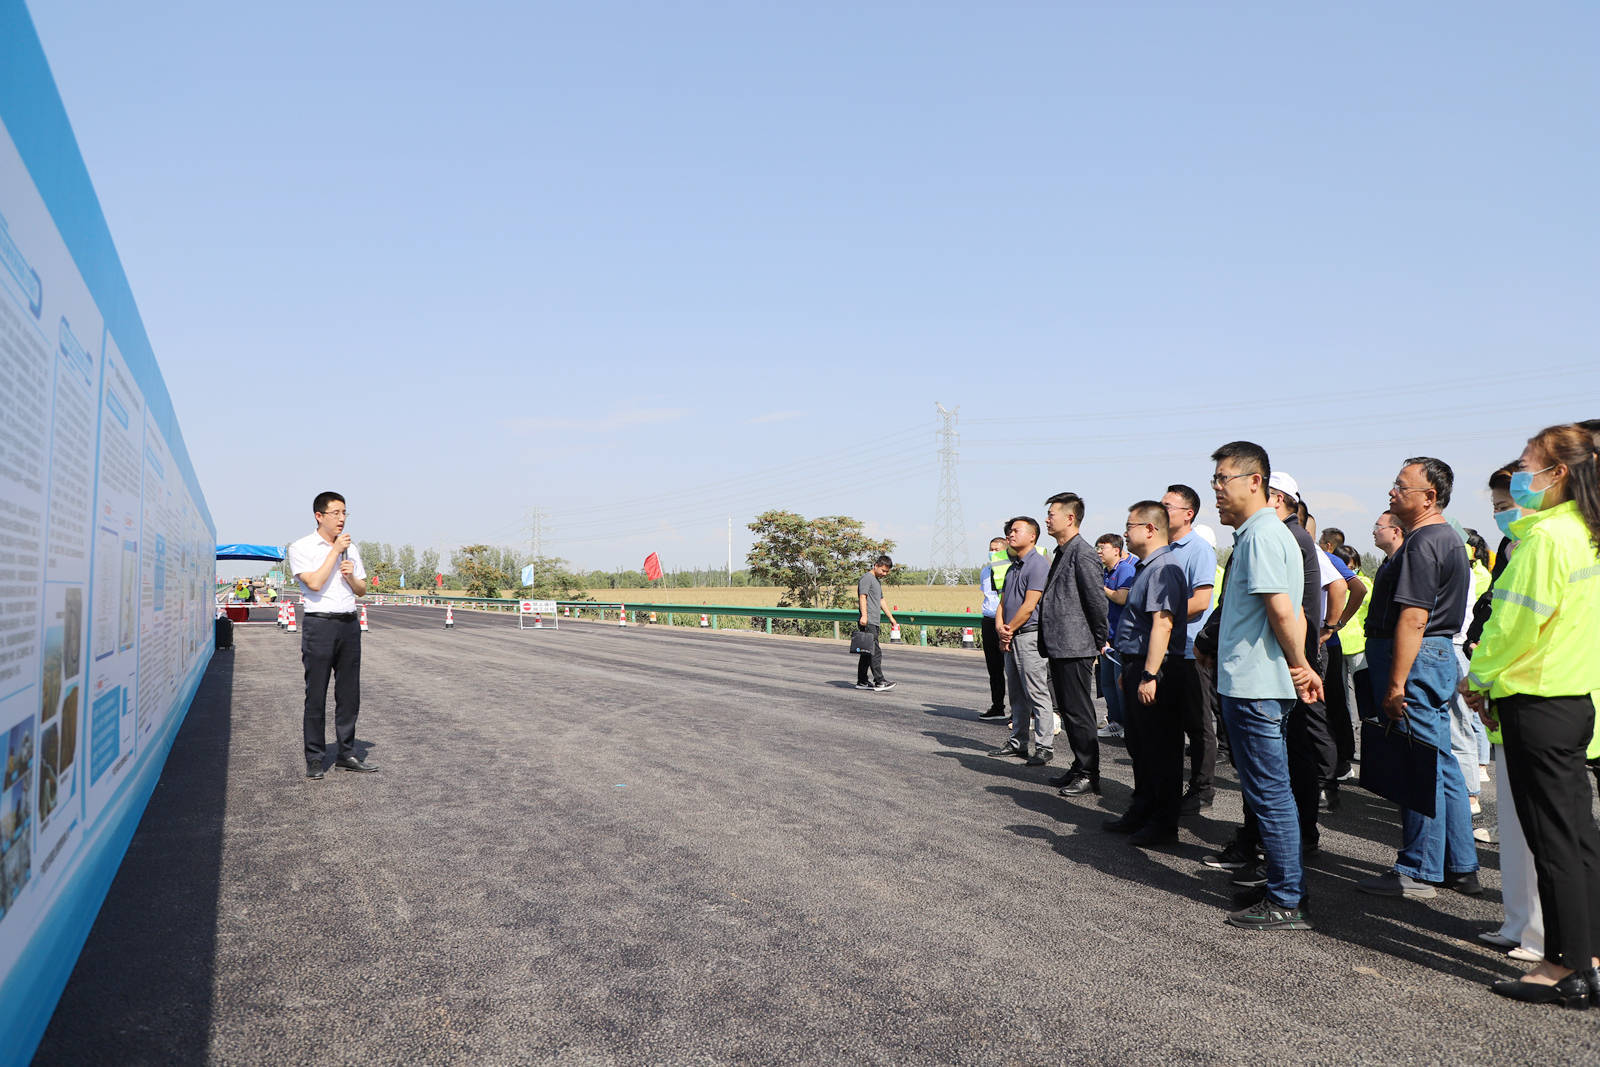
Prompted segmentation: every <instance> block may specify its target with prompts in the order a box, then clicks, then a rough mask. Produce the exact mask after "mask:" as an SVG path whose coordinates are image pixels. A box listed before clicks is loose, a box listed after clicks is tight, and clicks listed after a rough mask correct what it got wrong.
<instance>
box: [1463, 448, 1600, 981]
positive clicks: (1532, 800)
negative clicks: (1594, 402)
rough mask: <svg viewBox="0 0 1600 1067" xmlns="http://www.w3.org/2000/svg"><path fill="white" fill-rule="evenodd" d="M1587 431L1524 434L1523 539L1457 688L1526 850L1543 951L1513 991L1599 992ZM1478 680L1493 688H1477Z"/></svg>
mask: <svg viewBox="0 0 1600 1067" xmlns="http://www.w3.org/2000/svg"><path fill="white" fill-rule="evenodd" d="M1596 463H1597V457H1596V454H1595V439H1594V436H1593V435H1591V434H1590V433H1589V432H1588V431H1586V430H1584V429H1583V428H1581V427H1578V426H1552V427H1550V428H1549V429H1547V430H1545V431H1543V432H1542V433H1540V434H1539V435H1538V436H1536V437H1534V438H1532V439H1531V440H1529V441H1528V445H1527V448H1525V449H1524V450H1523V453H1522V461H1521V468H1522V469H1521V470H1520V471H1518V472H1517V473H1516V474H1514V475H1513V476H1512V480H1511V497H1512V499H1513V500H1514V501H1515V502H1516V503H1517V506H1519V507H1521V508H1522V509H1523V511H1524V515H1523V517H1522V518H1520V519H1518V520H1517V521H1516V522H1514V523H1512V524H1511V537H1512V538H1513V539H1515V540H1516V542H1517V550H1516V552H1515V553H1513V554H1512V557H1511V562H1510V563H1509V564H1508V565H1507V567H1506V569H1505V571H1504V572H1503V573H1502V574H1501V575H1500V578H1499V579H1498V580H1497V581H1496V582H1495V586H1494V592H1493V594H1492V599H1493V605H1494V607H1493V610H1492V611H1491V612H1490V614H1489V621H1488V622H1487V623H1486V624H1485V625H1484V628H1483V637H1482V639H1481V640H1480V641H1479V642H1478V647H1477V648H1476V649H1474V650H1473V654H1472V661H1471V666H1470V670H1469V672H1468V674H1467V677H1466V679H1465V680H1463V682H1462V683H1461V688H1462V692H1463V694H1466V695H1467V697H1468V700H1469V702H1470V703H1471V704H1472V705H1473V706H1474V707H1475V708H1476V709H1477V710H1478V713H1479V714H1480V715H1482V716H1484V720H1485V722H1487V723H1489V724H1490V725H1498V726H1499V728H1500V731H1501V734H1502V736H1503V738H1504V754H1505V757H1506V770H1507V772H1508V777H1509V781H1510V785H1511V794H1512V797H1513V799H1514V801H1515V803H1516V807H1517V817H1518V821H1519V822H1520V823H1521V825H1522V829H1523V832H1524V833H1525V834H1526V836H1527V839H1528V847H1529V849H1530V850H1531V851H1532V852H1533V864H1534V870H1535V872H1536V874H1537V878H1538V885H1539V903H1540V906H1541V908H1542V910H1543V912H1544V924H1545V958H1544V960H1543V961H1542V962H1540V963H1539V965H1538V966H1536V967H1535V968H1534V969H1533V970H1532V971H1530V972H1529V973H1528V974H1526V975H1524V976H1523V977H1521V978H1517V979H1509V978H1508V979H1503V980H1501V981H1498V982H1496V983H1494V986H1493V989H1494V991H1495V992H1496V993H1498V994H1500V995H1501V996H1504V997H1510V998H1512V999H1513V1000H1522V1001H1528V1002H1532V1003H1539V1004H1551V1003H1560V1004H1563V1005H1565V1006H1566V1007H1570V1008H1586V1007H1588V1006H1589V1005H1590V1004H1600V971H1596V968H1595V965H1596V963H1597V962H1600V826H1596V825H1595V821H1594V815H1593V812H1592V810H1591V804H1592V801H1593V794H1592V793H1591V792H1590V791H1589V778H1588V775H1587V773H1586V768H1585V765H1584V755H1585V752H1586V751H1587V749H1588V748H1589V744H1590V742H1591V740H1593V738H1594V732H1595V713H1596V703H1595V695H1596V693H1597V692H1600V656H1597V655H1595V635H1596V634H1597V633H1600V476H1597V473H1596ZM1484 694H1487V695H1488V700H1487V701H1485V700H1484Z"/></svg>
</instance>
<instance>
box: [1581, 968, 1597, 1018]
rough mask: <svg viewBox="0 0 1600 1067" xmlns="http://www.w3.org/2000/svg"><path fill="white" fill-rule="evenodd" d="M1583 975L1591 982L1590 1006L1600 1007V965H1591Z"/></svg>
mask: <svg viewBox="0 0 1600 1067" xmlns="http://www.w3.org/2000/svg"><path fill="white" fill-rule="evenodd" d="M1583 977H1584V980H1585V981H1587V982H1588V983H1589V1006H1590V1007H1591V1008H1600V967H1590V968H1589V969H1588V970H1587V971H1584V972H1583Z"/></svg>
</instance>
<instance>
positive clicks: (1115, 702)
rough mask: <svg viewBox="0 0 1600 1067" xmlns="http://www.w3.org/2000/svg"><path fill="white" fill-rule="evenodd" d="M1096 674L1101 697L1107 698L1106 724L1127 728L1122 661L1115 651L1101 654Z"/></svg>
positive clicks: (1106, 651)
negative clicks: (1123, 711)
mask: <svg viewBox="0 0 1600 1067" xmlns="http://www.w3.org/2000/svg"><path fill="white" fill-rule="evenodd" d="M1095 672H1096V673H1097V674H1098V675H1099V681H1100V695H1101V696H1103V697H1105V698H1106V722H1114V723H1116V724H1117V725H1118V726H1126V725H1127V724H1128V720H1127V718H1126V717H1124V715H1123V714H1122V659H1121V657H1119V656H1118V655H1117V653H1116V650H1115V649H1110V648H1108V649H1106V650H1105V651H1104V652H1102V653H1100V662H1099V664H1098V665H1097V666H1096V667H1095Z"/></svg>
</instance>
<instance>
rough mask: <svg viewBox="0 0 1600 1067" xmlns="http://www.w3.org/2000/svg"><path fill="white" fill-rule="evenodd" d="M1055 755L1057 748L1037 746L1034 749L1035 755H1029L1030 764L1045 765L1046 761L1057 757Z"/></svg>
mask: <svg viewBox="0 0 1600 1067" xmlns="http://www.w3.org/2000/svg"><path fill="white" fill-rule="evenodd" d="M1055 756H1056V750H1055V749H1053V748H1036V749H1034V750H1033V755H1031V756H1029V757H1028V766H1030V767H1043V766H1044V765H1045V764H1046V763H1049V762H1050V761H1051V760H1053V759H1055Z"/></svg>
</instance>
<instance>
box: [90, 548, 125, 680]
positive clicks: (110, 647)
mask: <svg viewBox="0 0 1600 1067" xmlns="http://www.w3.org/2000/svg"><path fill="white" fill-rule="evenodd" d="M94 539H95V546H94V620H93V625H92V626H90V628H89V654H90V655H91V656H92V657H94V661H95V662H96V663H98V662H100V661H101V660H103V659H105V658H106V657H107V656H109V655H111V654H113V653H114V652H116V650H117V597H118V596H119V595H120V594H121V592H122V580H121V575H120V574H118V572H117V571H118V568H119V567H120V566H121V565H122V551H121V548H122V538H121V537H119V536H117V531H115V530H111V529H107V528H106V527H104V526H102V527H100V528H99V529H98V530H96V531H95V535H94Z"/></svg>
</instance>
